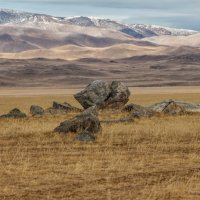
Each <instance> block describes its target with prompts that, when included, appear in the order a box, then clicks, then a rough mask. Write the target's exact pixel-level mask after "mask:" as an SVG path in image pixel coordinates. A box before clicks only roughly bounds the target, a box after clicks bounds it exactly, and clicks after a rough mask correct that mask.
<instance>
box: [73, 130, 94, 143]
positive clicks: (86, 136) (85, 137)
mask: <svg viewBox="0 0 200 200" xmlns="http://www.w3.org/2000/svg"><path fill="white" fill-rule="evenodd" d="M95 139H96V137H95V135H94V134H91V133H90V132H88V131H83V132H81V133H79V134H78V135H77V136H76V140H79V141H82V142H89V141H95Z"/></svg>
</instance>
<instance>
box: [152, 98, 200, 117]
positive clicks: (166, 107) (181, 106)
mask: <svg viewBox="0 0 200 200" xmlns="http://www.w3.org/2000/svg"><path fill="white" fill-rule="evenodd" d="M149 108H150V109H152V110H154V111H155V112H159V113H164V114H168V115H178V114H185V113H190V112H200V106H198V105H197V104H192V103H187V102H183V101H178V100H166V101H162V102H160V103H156V104H154V105H152V106H150V107H149Z"/></svg>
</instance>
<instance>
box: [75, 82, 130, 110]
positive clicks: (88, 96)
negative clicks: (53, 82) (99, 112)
mask: <svg viewBox="0 0 200 200" xmlns="http://www.w3.org/2000/svg"><path fill="white" fill-rule="evenodd" d="M129 96H130V91H129V89H128V87H127V86H126V85H124V84H123V83H121V82H118V81H113V82H112V83H111V84H109V83H107V82H105V81H101V80H97V81H93V82H92V83H90V84H89V85H88V86H87V87H86V88H85V89H84V90H83V91H81V92H79V93H77V94H76V95H74V97H75V99H76V100H77V101H78V102H79V103H80V104H81V105H82V106H83V108H85V109H87V108H89V107H91V106H97V108H99V109H102V108H117V109H119V108H121V107H123V106H124V105H125V104H126V103H127V102H128V100H129Z"/></svg>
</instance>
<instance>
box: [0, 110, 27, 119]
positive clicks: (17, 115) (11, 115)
mask: <svg viewBox="0 0 200 200" xmlns="http://www.w3.org/2000/svg"><path fill="white" fill-rule="evenodd" d="M26 117H27V115H26V114H25V113H23V112H21V111H20V110H19V109H18V108H14V109H13V110H11V111H10V112H9V113H8V114H5V115H2V116H1V118H16V119H17V118H26Z"/></svg>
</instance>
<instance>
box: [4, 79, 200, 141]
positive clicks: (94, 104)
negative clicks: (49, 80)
mask: <svg viewBox="0 0 200 200" xmlns="http://www.w3.org/2000/svg"><path fill="white" fill-rule="evenodd" d="M129 96H130V91H129V89H128V87H127V86H125V85H124V84H123V83H120V82H118V81H113V82H112V83H107V82H105V81H100V80H97V81H93V82H92V83H90V84H89V85H88V86H87V87H86V88H85V89H84V90H83V91H81V92H79V93H77V94H76V95H74V97H75V99H76V100H77V101H78V102H79V103H80V104H81V105H82V106H83V108H84V109H85V110H84V111H83V110H81V109H79V108H76V107H74V106H72V105H70V104H69V103H66V102H65V103H59V102H53V104H52V107H50V108H48V109H43V108H42V107H40V106H38V105H32V106H31V107H30V114H31V115H32V116H43V115H48V114H51V115H57V114H66V113H69V112H76V113H79V114H78V115H76V116H75V117H74V118H72V119H70V120H66V121H64V122H62V123H60V125H59V126H58V127H57V128H55V130H54V131H55V132H59V133H64V134H67V133H76V137H75V138H76V140H79V141H94V140H95V139H96V137H97V134H98V133H100V132H101V129H102V128H101V122H102V123H118V122H121V123H124V122H133V121H134V120H135V119H140V118H150V117H154V116H160V115H183V114H190V113H196V112H200V104H194V103H188V102H184V101H179V100H165V101H162V102H159V103H156V104H153V105H151V106H149V107H143V106H141V105H137V104H128V105H126V103H127V102H128V101H129ZM109 108H112V109H113V110H116V109H117V110H118V111H119V110H120V109H121V111H122V112H127V113H128V115H127V116H126V117H124V118H121V119H118V120H112V119H109V120H107V121H101V122H100V120H99V118H98V110H99V109H109ZM26 117H27V115H26V114H25V113H23V112H21V111H20V110H19V109H18V108H15V109H13V110H11V111H10V112H9V113H8V114H5V115H2V116H0V118H19V119H20V118H26Z"/></svg>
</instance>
